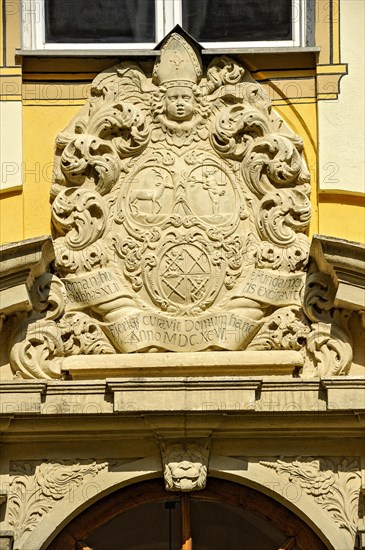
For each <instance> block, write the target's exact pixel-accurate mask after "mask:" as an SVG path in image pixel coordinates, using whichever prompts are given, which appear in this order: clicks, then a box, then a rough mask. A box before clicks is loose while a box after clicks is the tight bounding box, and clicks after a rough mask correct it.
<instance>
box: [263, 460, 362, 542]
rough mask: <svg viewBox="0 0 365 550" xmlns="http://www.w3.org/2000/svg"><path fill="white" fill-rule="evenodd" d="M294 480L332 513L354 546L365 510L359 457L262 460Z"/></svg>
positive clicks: (268, 466)
mask: <svg viewBox="0 0 365 550" xmlns="http://www.w3.org/2000/svg"><path fill="white" fill-rule="evenodd" d="M260 464H261V465H262V466H265V467H266V468H270V469H272V470H274V471H275V472H276V473H277V474H279V476H281V477H283V478H284V479H286V480H287V481H288V482H290V483H294V484H296V485H298V486H299V487H300V488H301V489H302V490H303V491H305V493H306V494H307V495H309V496H310V497H312V498H313V499H314V500H315V502H316V503H317V504H318V505H319V506H320V507H321V508H322V509H323V510H326V512H327V513H328V514H329V515H330V516H331V519H332V520H333V521H334V523H335V524H336V525H337V526H338V527H339V528H340V529H341V530H342V531H343V532H344V533H345V534H346V536H347V537H348V540H349V548H350V547H351V548H352V547H353V543H354V539H355V537H356V533H357V531H358V528H359V518H361V516H362V514H363V512H364V511H363V510H362V509H361V498H360V490H361V467H360V459H359V458H356V457H346V458H343V457H302V456H297V457H294V458H293V457H281V458H280V459H277V460H275V461H268V460H262V461H260Z"/></svg>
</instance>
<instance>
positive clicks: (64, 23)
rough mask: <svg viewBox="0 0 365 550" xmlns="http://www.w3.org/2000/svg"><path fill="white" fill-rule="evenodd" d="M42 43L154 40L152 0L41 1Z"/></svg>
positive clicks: (153, 6)
mask: <svg viewBox="0 0 365 550" xmlns="http://www.w3.org/2000/svg"><path fill="white" fill-rule="evenodd" d="M45 15H46V42H79V43H82V42H155V41H156V40H155V2H154V0H91V1H90V0H45Z"/></svg>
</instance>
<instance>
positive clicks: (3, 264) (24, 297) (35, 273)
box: [0, 235, 55, 319]
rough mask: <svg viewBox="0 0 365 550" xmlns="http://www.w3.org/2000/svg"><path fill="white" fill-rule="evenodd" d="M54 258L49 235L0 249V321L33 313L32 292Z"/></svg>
mask: <svg viewBox="0 0 365 550" xmlns="http://www.w3.org/2000/svg"><path fill="white" fill-rule="evenodd" d="M54 257H55V256H54V250H53V245H52V240H51V237H50V236H48V235H47V236H44V237H36V238H34V239H27V240H24V241H21V242H19V243H11V244H7V245H4V246H1V247H0V260H1V261H0V318H2V319H4V318H5V317H6V316H9V315H12V314H14V313H20V312H24V311H29V310H31V309H32V300H31V296H30V292H31V288H32V286H33V284H34V282H35V280H36V278H37V277H40V276H41V275H42V274H43V273H44V272H45V271H46V270H47V269H48V266H49V264H50V263H51V261H52V260H54Z"/></svg>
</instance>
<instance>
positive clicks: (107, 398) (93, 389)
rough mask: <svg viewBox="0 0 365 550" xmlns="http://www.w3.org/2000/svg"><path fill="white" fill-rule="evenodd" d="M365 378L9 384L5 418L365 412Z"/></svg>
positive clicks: (1, 389) (4, 392)
mask: <svg viewBox="0 0 365 550" xmlns="http://www.w3.org/2000/svg"><path fill="white" fill-rule="evenodd" d="M364 388H365V378H364V377H361V376H356V377H355V376H349V377H346V378H344V377H332V378H324V379H323V380H321V381H320V380H315V379H313V380H311V379H301V378H295V379H290V378H288V377H270V376H267V377H257V376H256V377H245V376H242V377H240V376H220V377H219V376H211V377H198V376H194V377H184V378H179V377H169V376H166V377H148V376H145V377H142V379H138V378H128V377H126V378H116V379H107V380H105V381H100V380H95V381H88V382H84V381H80V380H69V381H54V382H52V381H42V382H41V381H39V382H37V383H34V382H31V381H28V382H27V381H23V382H21V381H8V382H2V383H1V384H0V392H1V394H2V403H1V409H0V410H1V415H2V416H4V418H7V417H9V416H18V415H23V414H28V415H29V414H30V415H37V416H39V415H41V416H45V417H47V416H53V415H55V414H56V415H58V416H60V417H62V416H63V415H66V416H69V415H80V416H84V415H85V416H89V415H95V414H98V415H104V414H105V415H110V413H113V412H114V413H116V414H123V413H124V414H126V415H129V414H130V413H131V412H133V413H139V414H148V413H154V412H157V411H161V412H167V411H169V412H172V411H175V412H179V411H180V412H183V411H184V410H189V411H191V412H192V411H196V412H205V413H206V414H208V413H209V414H213V415H214V414H222V413H224V412H228V411H232V412H236V413H238V412H242V413H244V412H246V413H247V412H248V411H251V412H254V413H255V414H256V415H260V414H261V413H265V412H271V413H275V412H277V413H280V412H292V413H298V414H299V413H302V412H305V411H306V412H312V413H313V414H319V413H321V412H325V411H338V412H341V411H343V412H345V411H352V412H356V413H357V414H359V415H360V416H361V414H363V412H364V410H365V398H364V395H365V391H364Z"/></svg>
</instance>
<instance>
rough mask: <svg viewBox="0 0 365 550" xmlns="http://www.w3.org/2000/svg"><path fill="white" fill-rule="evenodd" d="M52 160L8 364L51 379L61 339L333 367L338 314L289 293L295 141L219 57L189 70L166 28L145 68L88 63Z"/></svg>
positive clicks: (303, 255)
mask: <svg viewBox="0 0 365 550" xmlns="http://www.w3.org/2000/svg"><path fill="white" fill-rule="evenodd" d="M54 174H55V176H54V182H53V185H52V190H51V199H52V226H53V237H54V246H55V252H56V260H55V263H54V269H53V274H46V275H45V276H43V277H42V278H40V280H37V281H36V282H35V285H34V289H33V296H34V308H33V312H32V313H31V315H30V316H28V318H27V319H26V320H25V321H24V322H23V323H22V324H21V326H20V328H19V329H18V330H17V331H16V333H15V335H14V339H13V341H12V343H11V346H12V349H11V365H12V368H13V370H14V372H15V374H16V375H17V376H21V377H24V378H59V377H61V369H60V359H61V358H62V357H64V356H67V355H72V354H100V353H130V352H137V351H138V352H148V351H204V350H245V349H255V350H262V349H295V350H302V351H303V354H305V356H306V357H307V359H306V366H305V370H306V372H307V373H309V375H312V374H313V375H314V376H318V375H320V374H345V373H347V372H348V370H349V368H350V364H351V351H350V353H349V349H348V345H349V342H350V340H349V333H348V331H347V330H346V327H345V325H344V323H343V321H344V319H343V314H342V313H341V312H337V313H336V312H334V311H331V306H330V302H329V301H328V300H327V301H326V299H325V302H326V303H325V306H324V307H322V306H323V303H322V302H323V300H321V299H319V298H318V294H317V293H316V294H315V295H311V296H310V299H309V300H308V304H304V305H303V294H304V283H305V276H306V273H305V270H306V265H307V261H308V250H309V246H308V238H307V236H306V235H305V231H306V228H307V227H308V224H309V221H310V202H309V192H310V184H309V173H308V170H307V167H306V164H305V161H304V159H303V143H302V140H301V139H300V138H299V137H298V136H296V135H294V134H293V133H292V131H291V130H290V129H289V128H288V127H287V126H286V124H285V123H284V122H283V121H282V120H281V119H280V118H279V117H278V115H277V114H276V113H275V112H274V111H273V110H272V108H271V105H270V101H269V99H268V98H267V96H266V95H265V93H264V91H263V90H262V88H261V87H260V85H259V84H257V83H256V82H255V81H254V80H253V79H252V78H251V76H250V75H249V73H248V71H247V70H246V69H244V68H243V67H242V66H240V65H239V63H237V62H236V61H235V60H234V59H231V58H228V57H225V56H224V57H219V58H216V59H214V60H213V61H212V62H211V63H210V65H209V66H208V68H207V69H204V68H203V66H202V61H201V59H200V56H199V55H198V53H197V52H196V51H195V48H194V47H193V46H192V45H191V44H189V43H188V42H187V40H186V39H185V38H184V36H182V35H179V34H176V33H172V34H170V35H169V36H168V37H167V38H166V40H165V42H164V44H163V46H162V49H161V56H160V59H159V60H158V61H157V62H156V64H155V67H154V69H153V73H152V76H150V75H149V74H146V73H145V72H144V71H143V69H142V68H141V67H140V66H138V65H136V64H134V63H131V62H124V63H121V64H119V65H116V66H114V67H111V68H109V69H107V70H105V71H103V72H102V73H101V74H99V75H98V76H97V77H96V78H95V80H94V82H93V84H92V88H91V96H90V99H89V101H88V103H87V104H86V106H85V107H84V108H83V109H82V110H81V112H80V113H79V115H77V116H76V118H75V119H74V120H73V121H72V122H71V123H70V125H69V126H68V127H67V128H66V130H65V131H64V132H62V133H61V134H60V135H59V136H58V137H57V140H56V156H55V170H54ZM313 277H314V279H313V278H312V279H311V283H310V284H311V285H312V287H311V288H313V289H314V288H316V289H317V288H318V289H319V290H320V295H322V294H323V292H324V293H325V289H324V286H323V284H324V283H323V281H322V280H320V279H318V280H317V282H315V275H313ZM313 285H315V286H313ZM312 294H313V293H312ZM323 310H324V312H325V315H323ZM334 327H335V329H334ZM350 347H351V346H350ZM333 357H335V362H334V363H335V368H334V369H333V367H332V364H333V360H332V359H333Z"/></svg>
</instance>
